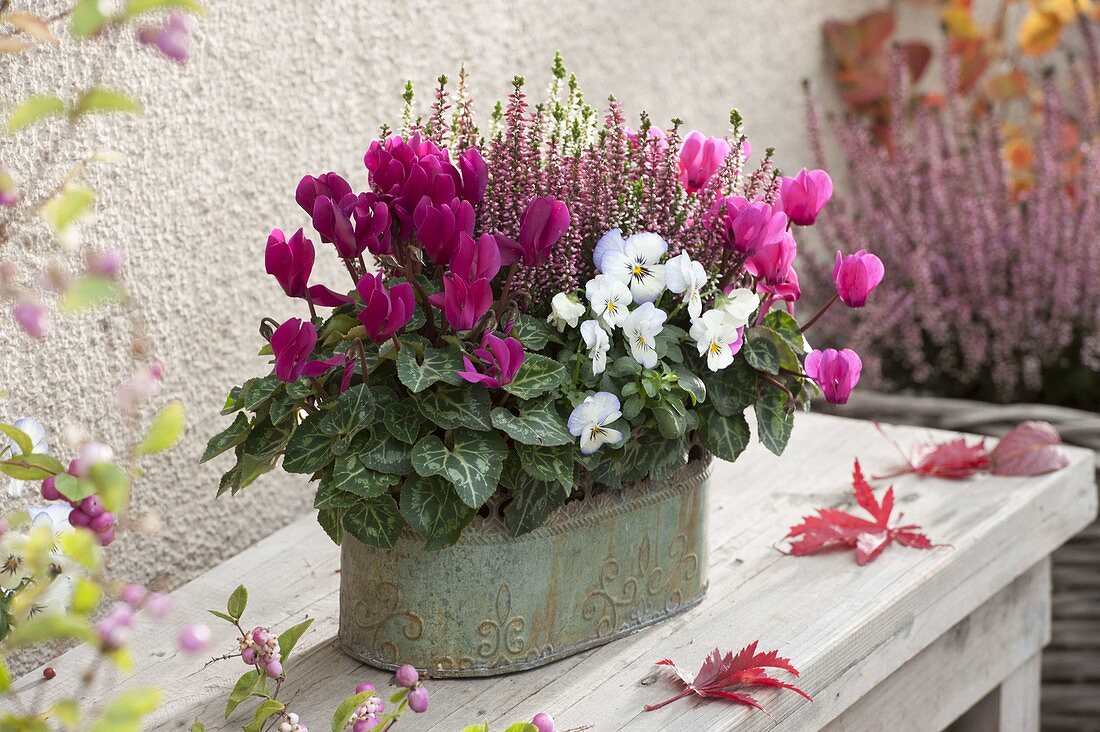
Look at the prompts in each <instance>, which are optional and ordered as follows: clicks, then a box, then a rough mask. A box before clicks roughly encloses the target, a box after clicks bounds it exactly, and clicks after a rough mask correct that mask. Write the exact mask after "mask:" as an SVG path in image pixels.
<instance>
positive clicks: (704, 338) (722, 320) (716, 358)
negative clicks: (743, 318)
mask: <svg viewBox="0 0 1100 732" xmlns="http://www.w3.org/2000/svg"><path fill="white" fill-rule="evenodd" d="M689 335H690V336H691V339H692V340H693V341H695V345H696V346H697V347H698V348H699V355H700V356H703V355H706V357H707V368H709V369H710V370H711V371H721V370H722V369H724V368H726V367H727V366H729V365H730V364H731V363H733V356H734V354H736V353H737V352H738V351H740V350H741V344H742V337H741V336H742V330H741V327H740V326H737V325H734V323H733V321H732V320H730V318H729V316H728V315H727V314H726V313H724V312H722V311H721V310H708V311H706V312H705V313H703V315H702V317H700V318H697V319H696V320H695V321H694V322H693V323H692V324H691V331H690V332H689Z"/></svg>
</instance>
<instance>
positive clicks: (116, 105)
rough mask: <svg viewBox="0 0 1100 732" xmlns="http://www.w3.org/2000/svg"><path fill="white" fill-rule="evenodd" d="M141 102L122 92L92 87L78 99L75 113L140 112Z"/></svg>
mask: <svg viewBox="0 0 1100 732" xmlns="http://www.w3.org/2000/svg"><path fill="white" fill-rule="evenodd" d="M140 111H141V104H140V103H139V102H136V101H134V100H133V99H131V98H130V97H128V96H126V95H125V94H123V93H122V92H117V91H112V90H111V89H106V88H104V87H101V86H97V87H96V88H94V89H90V90H89V91H87V92H85V93H84V95H83V96H81V97H80V99H78V100H77V101H76V104H75V105H74V106H73V114H75V115H81V114H88V113H91V112H140Z"/></svg>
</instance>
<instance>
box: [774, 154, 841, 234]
mask: <svg viewBox="0 0 1100 732" xmlns="http://www.w3.org/2000/svg"><path fill="white" fill-rule="evenodd" d="M832 195H833V181H832V179H831V178H830V177H829V174H828V173H826V172H825V171H824V170H806V169H805V168H803V169H802V170H800V171H798V175H796V176H795V177H794V178H788V177H787V176H783V181H782V184H781V188H780V193H779V198H780V201H781V202H782V206H783V210H784V211H786V212H787V216H788V217H790V219H791V221H792V222H794V224H795V225H796V226H813V223H814V222H815V221H817V215H818V214H820V213H821V209H823V208H824V207H825V204H826V203H828V201H829V199H830V198H831V197H832Z"/></svg>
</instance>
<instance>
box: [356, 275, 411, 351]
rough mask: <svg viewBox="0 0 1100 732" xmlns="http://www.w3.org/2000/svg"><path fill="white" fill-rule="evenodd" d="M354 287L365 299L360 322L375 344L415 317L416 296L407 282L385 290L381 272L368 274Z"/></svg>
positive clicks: (360, 312) (360, 313)
mask: <svg viewBox="0 0 1100 732" xmlns="http://www.w3.org/2000/svg"><path fill="white" fill-rule="evenodd" d="M355 289H356V290H357V291H358V292H359V297H361V298H363V309H362V310H360V311H359V322H360V323H362V324H363V328H364V330H366V332H367V335H368V336H369V337H370V339H371V340H372V341H374V342H375V343H381V342H382V341H384V340H386V339H387V338H389V337H390V336H392V335H393V334H394V333H396V332H397V331H398V330H400V329H401V328H403V327H405V324H406V323H408V322H409V320H411V319H412V316H413V308H414V307H415V305H416V298H415V295H414V294H413V287H412V285H410V284H409V283H408V282H402V283H400V284H397V285H394V286H393V287H391V288H390V289H386V285H385V284H384V283H383V282H382V275H380V274H378V275H375V274H365V275H363V277H362V278H360V280H359V284H357V285H356V286H355Z"/></svg>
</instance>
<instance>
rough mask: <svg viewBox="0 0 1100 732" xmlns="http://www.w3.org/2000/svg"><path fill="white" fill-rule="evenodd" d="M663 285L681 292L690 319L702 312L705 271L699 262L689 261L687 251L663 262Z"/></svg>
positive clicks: (672, 290) (673, 290)
mask: <svg viewBox="0 0 1100 732" xmlns="http://www.w3.org/2000/svg"><path fill="white" fill-rule="evenodd" d="M665 286H666V287H668V289H669V292H675V293H676V294H677V295H679V294H682V295H683V296H684V297H683V300H684V302H686V303H687V305H688V315H690V316H691V319H692V320H695V319H696V318H698V317H699V315H700V313H702V312H703V295H702V290H703V288H704V287H706V286H707V271H706V270H705V269H703V265H702V264H700V263H699V262H693V261H691V257H689V256H688V255H687V252H683V253H681V254H677V255H676V256H675V257H672V258H671V259H669V260H668V261H667V262H665Z"/></svg>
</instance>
